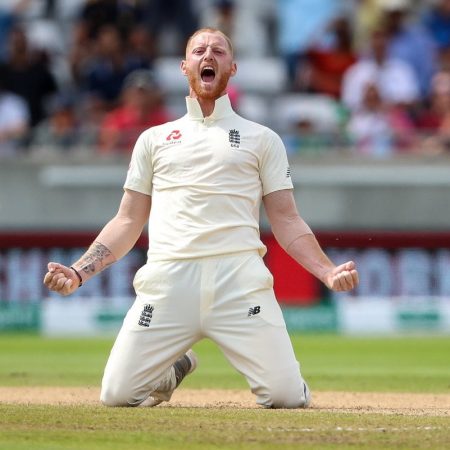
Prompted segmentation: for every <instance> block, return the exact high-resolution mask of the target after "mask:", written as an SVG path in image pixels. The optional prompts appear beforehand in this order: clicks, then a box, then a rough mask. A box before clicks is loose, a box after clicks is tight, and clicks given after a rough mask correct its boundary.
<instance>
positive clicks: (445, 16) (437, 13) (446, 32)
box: [422, 0, 450, 49]
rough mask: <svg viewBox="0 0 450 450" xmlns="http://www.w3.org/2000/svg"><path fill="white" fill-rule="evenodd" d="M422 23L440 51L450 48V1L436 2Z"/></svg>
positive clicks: (440, 0) (437, 0)
mask: <svg viewBox="0 0 450 450" xmlns="http://www.w3.org/2000/svg"><path fill="white" fill-rule="evenodd" d="M422 23H423V25H424V26H425V27H426V28H427V30H428V32H429V33H430V35H431V36H432V37H433V39H434V41H435V43H436V45H437V46H438V48H439V49H445V48H450V0H436V1H435V4H434V5H432V6H431V8H430V9H429V10H428V11H427V12H426V13H425V15H424V17H423V19H422Z"/></svg>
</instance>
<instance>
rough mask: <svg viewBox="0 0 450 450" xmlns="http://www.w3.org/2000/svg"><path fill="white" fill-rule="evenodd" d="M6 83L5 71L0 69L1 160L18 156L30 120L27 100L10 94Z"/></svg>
mask: <svg viewBox="0 0 450 450" xmlns="http://www.w3.org/2000/svg"><path fill="white" fill-rule="evenodd" d="M6 81H7V78H6V73H5V70H4V69H0V158H7V157H14V156H16V155H17V152H18V150H19V147H20V144H21V143H22V141H23V140H24V138H25V136H26V135H27V132H28V127H29V120H30V115H29V111H28V106H27V104H26V102H25V100H23V99H22V98H21V97H19V96H18V95H16V94H14V93H12V92H9V91H8V90H7V89H6Z"/></svg>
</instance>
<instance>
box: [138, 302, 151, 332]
mask: <svg viewBox="0 0 450 450" xmlns="http://www.w3.org/2000/svg"><path fill="white" fill-rule="evenodd" d="M154 309H155V308H154V307H153V306H152V305H144V309H143V310H142V312H141V317H140V318H139V322H138V324H139V325H140V326H141V327H147V328H148V327H149V326H150V322H151V321H152V317H153V310H154Z"/></svg>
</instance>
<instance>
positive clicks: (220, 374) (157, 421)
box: [0, 334, 450, 450]
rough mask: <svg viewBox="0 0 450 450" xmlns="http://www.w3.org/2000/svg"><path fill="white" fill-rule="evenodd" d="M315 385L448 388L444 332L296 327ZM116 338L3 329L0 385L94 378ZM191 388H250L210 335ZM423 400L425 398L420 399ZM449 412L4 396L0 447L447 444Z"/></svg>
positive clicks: (78, 382) (90, 382) (123, 449)
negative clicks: (58, 401)
mask: <svg viewBox="0 0 450 450" xmlns="http://www.w3.org/2000/svg"><path fill="white" fill-rule="evenodd" d="M292 339H293V343H294V347H295V350H296V354H297V356H298V358H299V360H300V361H301V362H302V371H303V374H304V376H305V377H306V378H307V379H308V381H309V383H310V385H311V387H312V389H313V391H314V390H316V391H317V390H342V391H379V392H381V391H384V392H389V391H397V392H433V393H449V392H450V386H449V383H450V365H449V364H448V362H449V355H450V340H449V339H448V338H447V337H408V338H406V337H401V338H400V337H399V338H376V339H372V338H350V337H343V336H332V335H302V336H300V335H294V336H292ZM111 345H112V339H48V338H43V337H39V336H26V335H14V334H10V335H0V386H33V385H34V386H44V385H45V386H53V385H54V386H96V387H98V386H99V385H100V380H101V376H102V372H103V367H104V364H105V362H106V359H107V357H108V354H109V350H110V348H111ZM196 351H197V352H198V353H199V357H200V360H201V365H200V366H199V368H198V370H197V371H196V372H195V373H194V374H193V375H192V376H190V377H188V378H187V379H186V380H185V381H184V382H183V387H188V388H246V382H245V380H244V379H243V378H242V377H241V376H240V375H239V374H237V373H236V372H235V371H234V369H233V368H232V367H230V365H229V364H228V363H227V362H226V360H225V359H224V358H223V356H222V355H221V353H220V352H219V351H218V349H217V347H216V346H215V345H214V344H212V343H211V342H209V341H203V342H201V343H199V344H197V345H196ZM418 407H420V405H418ZM449 441H450V425H449V419H448V416H447V417H430V416H408V415H401V414H391V415H382V414H352V413H343V412H342V413H331V412H324V411H320V410H314V409H313V410H263V409H231V408H228V409H226V408H225V409H224V408H222V409H221V408H208V409H204V408H170V407H169V408H155V409H149V408H134V409H133V408H105V407H101V406H62V405H60V406H48V405H45V406H40V405H6V404H1V399H0V450H59V449H61V450H62V449H64V450H71V449H73V450H75V449H77V450H78V449H87V450H91V449H92V450H113V449H114V450H116V449H117V450H127V449H133V450H140V449H150V448H151V449H152V450H153V449H156V450H159V449H161V450H169V449H170V450H171V449H183V450H191V449H267V450H269V449H277V448H283V449H299V448H301V449H318V450H320V449H331V448H333V449H335V448H342V449H349V448H351V449H444V448H449V446H448V442H449Z"/></svg>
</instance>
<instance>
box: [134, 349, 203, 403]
mask: <svg viewBox="0 0 450 450" xmlns="http://www.w3.org/2000/svg"><path fill="white" fill-rule="evenodd" d="M197 364H198V359H197V355H196V354H195V353H194V352H193V350H188V351H187V352H186V353H185V354H184V355H183V356H182V357H181V358H179V359H177V360H176V361H175V363H174V364H173V366H172V367H171V368H170V369H169V372H168V374H167V376H166V377H165V378H164V379H163V380H162V381H161V383H160V384H159V385H158V388H157V389H156V390H155V391H154V392H152V393H151V395H150V397H148V398H147V399H146V400H144V401H143V402H142V403H141V405H140V406H147V407H148V406H150V407H152V406H156V405H159V404H160V403H162V402H167V401H169V400H170V398H171V397H172V394H173V391H174V390H175V389H176V388H177V387H178V386H179V385H180V383H181V382H182V381H183V380H184V378H185V377H186V375H189V374H190V373H192V372H193V371H194V370H195V369H196V368H197Z"/></svg>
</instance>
